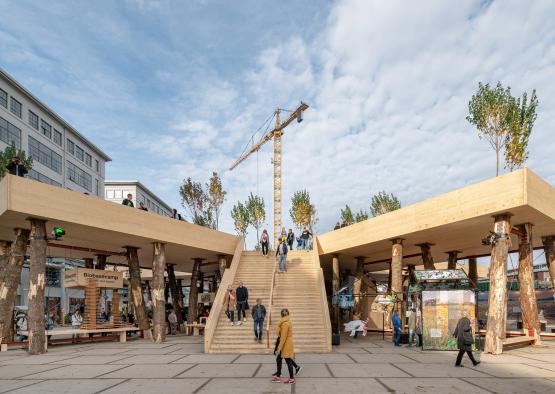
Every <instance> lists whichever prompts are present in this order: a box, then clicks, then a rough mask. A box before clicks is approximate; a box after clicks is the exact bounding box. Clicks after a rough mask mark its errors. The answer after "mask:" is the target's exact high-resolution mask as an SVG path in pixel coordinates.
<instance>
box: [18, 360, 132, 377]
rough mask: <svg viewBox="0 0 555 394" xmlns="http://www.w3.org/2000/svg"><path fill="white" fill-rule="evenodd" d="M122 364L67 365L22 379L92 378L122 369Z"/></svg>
mask: <svg viewBox="0 0 555 394" xmlns="http://www.w3.org/2000/svg"><path fill="white" fill-rule="evenodd" d="M120 368H121V365H110V364H107V365H65V366H63V367H61V368H56V369H53V370H50V371H44V372H39V373H35V374H32V375H26V376H24V377H22V378H21V379H91V378H95V377H97V376H100V375H103V374H105V373H108V372H112V371H115V370H116V369H120Z"/></svg>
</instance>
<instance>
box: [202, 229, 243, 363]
mask: <svg viewBox="0 0 555 394" xmlns="http://www.w3.org/2000/svg"><path fill="white" fill-rule="evenodd" d="M244 242H245V241H244V240H243V237H238V240H237V245H236V246H235V252H234V253H233V259H232V260H231V264H230V266H229V268H227V269H226V270H225V271H224V274H223V276H222V280H221V282H220V286H219V287H218V292H217V293H216V296H215V297H214V302H213V303H212V309H211V310H210V314H209V315H208V319H206V325H205V327H204V351H205V352H207V353H210V346H211V345H212V339H213V338H214V333H215V331H216V327H217V326H218V321H219V320H220V315H221V314H222V309H223V307H224V297H225V295H226V291H227V287H228V286H229V285H233V281H234V280H235V275H236V274H237V269H238V268H239V262H240V261H241V254H242V253H243V245H244Z"/></svg>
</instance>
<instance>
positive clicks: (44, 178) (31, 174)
mask: <svg viewBox="0 0 555 394" xmlns="http://www.w3.org/2000/svg"><path fill="white" fill-rule="evenodd" d="M27 177H28V178H31V179H34V180H35V181H39V182H42V183H46V184H49V185H54V186H58V187H62V184H61V183H60V182H56V181H55V180H54V179H50V178H49V177H47V176H46V175H42V174H41V173H40V172H38V171H35V170H33V169H31V170H29V173H28V174H27Z"/></svg>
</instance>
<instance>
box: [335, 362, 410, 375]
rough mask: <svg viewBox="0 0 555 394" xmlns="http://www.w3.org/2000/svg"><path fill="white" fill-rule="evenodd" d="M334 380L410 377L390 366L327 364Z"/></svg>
mask: <svg viewBox="0 0 555 394" xmlns="http://www.w3.org/2000/svg"><path fill="white" fill-rule="evenodd" d="M328 366H329V368H330V370H331V372H332V374H333V376H334V377H336V378H384V377H390V378H394V377H409V376H410V375H409V374H407V373H405V372H403V371H401V370H399V369H397V368H395V367H393V366H392V365H391V364H354V365H353V364H351V365H348V364H328Z"/></svg>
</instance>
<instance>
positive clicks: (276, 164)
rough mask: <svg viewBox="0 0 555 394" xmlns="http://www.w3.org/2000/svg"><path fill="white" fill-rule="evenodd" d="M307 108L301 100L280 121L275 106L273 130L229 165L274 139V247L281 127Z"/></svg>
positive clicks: (278, 214) (278, 216)
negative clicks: (294, 108)
mask: <svg viewBox="0 0 555 394" xmlns="http://www.w3.org/2000/svg"><path fill="white" fill-rule="evenodd" d="M307 109H308V105H307V104H305V103H303V102H302V101H301V104H300V105H299V107H298V108H297V109H296V110H295V111H287V112H291V115H289V117H288V118H287V119H285V121H284V122H281V121H280V114H281V111H286V110H282V109H280V108H277V109H276V110H275V112H274V114H273V117H274V118H275V120H276V125H275V127H274V129H273V130H271V131H269V132H267V133H266V134H265V135H263V136H262V138H261V139H260V141H258V143H256V144H255V145H253V146H252V147H251V148H250V149H249V150H247V151H246V152H244V153H243V154H242V155H241V157H239V158H238V159H237V160H235V162H234V163H233V164H232V165H231V167H229V169H230V170H233V169H234V168H235V167H237V166H238V165H239V164H240V163H241V162H243V161H244V160H245V159H246V158H247V157H249V156H250V155H251V154H253V153H254V152H257V151H259V150H260V148H261V147H262V145H264V144H265V143H266V142H268V141H270V140H271V139H272V138H273V139H274V247H277V244H278V237H279V234H280V232H281V226H282V224H281V223H282V222H281V185H282V181H281V179H282V178H281V137H282V135H283V129H285V128H286V127H287V126H289V124H290V123H291V122H293V121H294V120H295V119H297V122H298V123H300V122H302V120H303V112H304V111H306V110H307Z"/></svg>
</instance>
